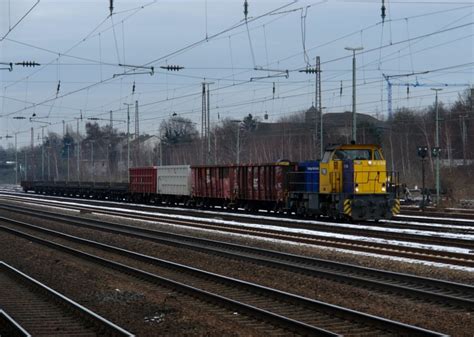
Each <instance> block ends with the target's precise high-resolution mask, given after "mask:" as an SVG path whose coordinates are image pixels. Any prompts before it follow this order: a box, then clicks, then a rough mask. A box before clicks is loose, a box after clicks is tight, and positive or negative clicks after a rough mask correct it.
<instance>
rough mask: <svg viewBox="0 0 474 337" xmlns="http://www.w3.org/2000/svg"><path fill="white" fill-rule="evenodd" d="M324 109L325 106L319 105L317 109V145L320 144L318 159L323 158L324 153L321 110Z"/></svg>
mask: <svg viewBox="0 0 474 337" xmlns="http://www.w3.org/2000/svg"><path fill="white" fill-rule="evenodd" d="M324 109H326V107H325V106H323V107H321V111H319V118H320V119H319V146H320V159H321V160H322V159H323V155H324V137H323V130H324V128H323V110H324Z"/></svg>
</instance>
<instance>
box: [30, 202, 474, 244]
mask: <svg viewBox="0 0 474 337" xmlns="http://www.w3.org/2000/svg"><path fill="white" fill-rule="evenodd" d="M37 203H40V202H37ZM48 206H54V205H51V204H49V205H48ZM67 207H69V208H72V209H74V208H75V209H81V208H89V209H91V210H92V209H93V210H94V212H96V213H98V212H100V213H104V214H113V215H120V214H123V213H125V212H126V211H122V210H113V211H112V210H106V209H97V207H98V206H91V205H84V206H73V205H67ZM149 216H150V215H149ZM149 216H148V217H149ZM134 217H135V218H144V217H146V216H145V215H139V214H134ZM153 218H154V220H155V221H159V220H162V221H168V222H170V221H173V222H174V223H176V224H182V223H186V222H189V221H187V220H180V219H173V220H170V219H169V216H164V215H153ZM232 220H234V221H235V220H236V219H235V218H233V219H232ZM238 220H239V221H242V222H244V221H245V220H242V219H240V218H239V219H238ZM247 220H248V221H249V222H248V223H250V224H255V223H264V224H266V225H270V223H268V221H266V220H265V219H263V221H255V219H253V218H251V219H247ZM193 221H194V222H195V223H196V224H197V223H198V222H201V223H202V224H204V225H206V224H211V225H214V226H215V223H214V222H212V219H211V220H209V219H205V218H204V219H202V220H201V219H200V220H193ZM271 225H274V224H273V223H271ZM222 226H224V225H222ZM277 226H279V227H296V228H302V227H301V226H299V225H296V226H295V224H293V223H290V224H288V223H286V224H285V223H281V222H280V223H279V224H278V225H277ZM233 227H234V228H235V227H237V226H236V225H233ZM303 228H305V229H308V230H313V231H320V232H325V233H337V234H344V235H355V236H367V237H373V238H381V239H387V240H398V241H405V242H413V243H421V244H432V245H438V246H450V247H459V248H466V249H472V250H474V240H470V239H462V238H450V237H436V236H432V235H421V234H412V233H397V232H388V231H386V230H383V229H382V230H376V229H365V228H353V227H344V226H337V225H336V226H335V225H327V224H326V225H325V224H310V225H307V226H304V227H303ZM261 230H262V231H264V229H262V228H261ZM265 231H266V232H276V231H274V230H273V231H272V230H265ZM305 236H307V237H314V238H316V239H325V238H327V237H325V236H321V235H316V234H306V235H305Z"/></svg>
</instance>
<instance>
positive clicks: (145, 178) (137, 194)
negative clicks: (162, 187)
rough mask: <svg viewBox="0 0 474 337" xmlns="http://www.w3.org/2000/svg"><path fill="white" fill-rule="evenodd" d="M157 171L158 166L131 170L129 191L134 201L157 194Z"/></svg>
mask: <svg viewBox="0 0 474 337" xmlns="http://www.w3.org/2000/svg"><path fill="white" fill-rule="evenodd" d="M157 169H158V168H157V167H156V166H149V167H133V168H130V181H129V183H130V187H129V189H130V193H131V195H132V197H133V199H137V198H138V199H141V198H146V197H147V196H150V195H153V194H156V193H157V184H156V181H157ZM135 201H140V200H135Z"/></svg>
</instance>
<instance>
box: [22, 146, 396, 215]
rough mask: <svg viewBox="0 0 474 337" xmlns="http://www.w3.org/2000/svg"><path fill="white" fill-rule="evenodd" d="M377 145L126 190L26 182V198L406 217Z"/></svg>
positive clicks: (153, 177) (146, 179) (165, 172)
mask: <svg viewBox="0 0 474 337" xmlns="http://www.w3.org/2000/svg"><path fill="white" fill-rule="evenodd" d="M386 167H387V165H386V161H385V159H384V157H383V154H382V150H381V148H380V147H379V146H377V145H355V144H350V145H333V146H329V147H327V148H326V151H325V153H324V156H323V158H322V159H321V160H319V161H305V162H300V163H293V162H290V161H279V162H277V163H270V164H234V165H199V166H189V165H177V166H153V167H138V168H131V169H130V172H129V177H130V178H129V182H128V183H104V182H100V183H90V182H50V181H22V183H21V186H22V187H23V190H24V191H25V192H28V191H34V192H35V193H41V194H53V195H63V196H74V197H83V198H97V199H107V200H117V201H130V202H139V203H153V204H162V203H165V204H171V205H183V206H187V207H200V208H212V207H221V208H225V209H234V210H237V209H245V210H246V211H251V212H256V211H258V210H267V211H274V212H287V213H295V214H297V215H301V216H308V217H313V216H329V217H333V218H339V219H348V220H379V219H390V218H391V217H392V216H393V215H395V214H398V213H399V211H400V201H399V199H398V198H397V186H398V181H397V180H398V177H397V175H396V174H395V173H392V172H388V171H387V169H386Z"/></svg>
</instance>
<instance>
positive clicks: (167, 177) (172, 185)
mask: <svg viewBox="0 0 474 337" xmlns="http://www.w3.org/2000/svg"><path fill="white" fill-rule="evenodd" d="M156 180H157V191H158V194H161V195H187V196H189V195H191V166H190V165H170V166H158V172H157V179H156Z"/></svg>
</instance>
